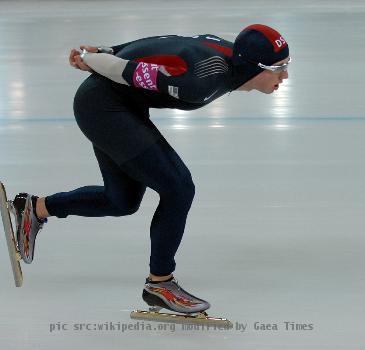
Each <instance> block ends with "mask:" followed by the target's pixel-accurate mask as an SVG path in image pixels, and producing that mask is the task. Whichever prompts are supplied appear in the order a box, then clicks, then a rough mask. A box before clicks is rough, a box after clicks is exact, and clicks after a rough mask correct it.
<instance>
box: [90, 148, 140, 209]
mask: <svg viewBox="0 0 365 350" xmlns="http://www.w3.org/2000/svg"><path fill="white" fill-rule="evenodd" d="M93 149H94V153H95V156H96V159H97V160H98V163H99V168H100V171H101V174H102V177H103V181H104V188H105V194H106V195H107V197H108V198H109V199H110V200H111V201H112V202H113V203H115V204H116V205H118V206H119V205H122V206H123V205H124V204H123V203H127V204H128V206H139V204H140V202H141V201H142V198H143V195H144V193H145V191H146V186H145V185H144V184H143V183H141V182H139V181H138V180H136V179H133V178H131V177H130V176H129V175H127V174H126V173H125V172H123V171H122V170H121V169H120V167H119V166H118V165H117V164H116V163H115V162H114V161H113V160H112V159H111V158H110V156H108V155H107V154H106V153H105V152H103V151H102V150H101V149H99V148H98V147H97V146H95V145H93Z"/></svg>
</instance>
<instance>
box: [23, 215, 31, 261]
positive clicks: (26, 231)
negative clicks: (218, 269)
mask: <svg viewBox="0 0 365 350" xmlns="http://www.w3.org/2000/svg"><path fill="white" fill-rule="evenodd" d="M31 227H32V220H31V218H30V209H29V208H25V210H24V227H23V240H24V254H25V255H26V256H27V257H29V236H30V230H31Z"/></svg>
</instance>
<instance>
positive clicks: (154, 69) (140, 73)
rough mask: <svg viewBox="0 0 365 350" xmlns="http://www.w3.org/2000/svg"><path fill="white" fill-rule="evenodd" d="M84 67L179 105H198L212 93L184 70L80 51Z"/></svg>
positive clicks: (210, 88)
mask: <svg viewBox="0 0 365 350" xmlns="http://www.w3.org/2000/svg"><path fill="white" fill-rule="evenodd" d="M81 59H82V61H83V63H84V64H86V65H87V66H88V67H90V68H91V69H92V70H94V71H95V72H97V73H99V74H101V75H103V76H105V77H107V78H109V79H110V80H113V81H115V82H117V83H119V84H124V85H128V86H133V87H136V88H142V89H147V90H152V91H156V92H160V93H165V94H169V95H171V96H173V97H175V98H178V99H180V100H183V101H187V102H193V103H200V102H202V101H203V100H204V97H205V96H207V95H209V94H211V93H212V92H214V86H209V85H207V84H205V83H204V81H203V80H202V79H199V78H198V77H196V76H195V75H193V74H191V73H190V72H189V71H188V69H187V68H185V69H183V68H181V67H167V66H164V65H160V64H155V63H146V62H136V61H132V60H125V59H123V58H120V57H116V56H113V55H109V54H106V53H91V52H87V51H84V52H83V54H82V55H81Z"/></svg>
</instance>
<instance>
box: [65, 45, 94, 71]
mask: <svg viewBox="0 0 365 350" xmlns="http://www.w3.org/2000/svg"><path fill="white" fill-rule="evenodd" d="M80 49H81V50H86V51H88V52H98V48H97V47H94V46H88V45H81V46H80ZM80 55H81V52H80V51H78V50H76V49H72V50H71V52H70V56H69V59H68V60H69V62H70V65H71V66H72V67H74V68H76V69H80V70H83V71H88V72H92V69H91V68H90V67H89V66H88V65H87V64H86V63H85V62H83V60H82V58H81V56H80Z"/></svg>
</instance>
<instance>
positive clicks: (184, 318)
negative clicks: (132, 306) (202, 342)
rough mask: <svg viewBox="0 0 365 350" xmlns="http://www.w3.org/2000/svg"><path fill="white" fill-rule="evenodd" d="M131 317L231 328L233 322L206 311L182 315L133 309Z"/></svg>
mask: <svg viewBox="0 0 365 350" xmlns="http://www.w3.org/2000/svg"><path fill="white" fill-rule="evenodd" d="M130 317H131V318H133V319H140V320H149V321H159V322H171V323H188V324H200V325H209V326H216V327H224V328H232V327H233V324H232V322H231V321H229V320H227V319H226V318H216V317H209V316H208V315H207V314H206V313H199V314H197V315H184V314H172V313H171V314H170V313H163V312H154V311H142V310H134V311H132V312H131V315H130Z"/></svg>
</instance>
